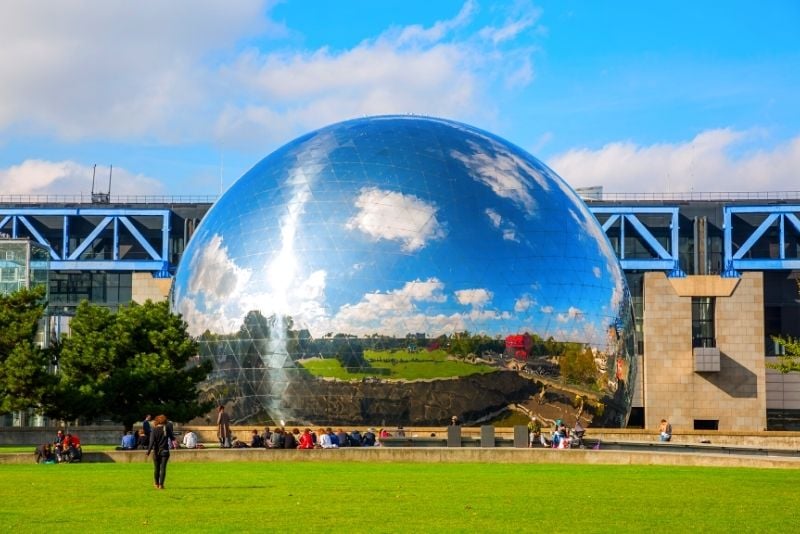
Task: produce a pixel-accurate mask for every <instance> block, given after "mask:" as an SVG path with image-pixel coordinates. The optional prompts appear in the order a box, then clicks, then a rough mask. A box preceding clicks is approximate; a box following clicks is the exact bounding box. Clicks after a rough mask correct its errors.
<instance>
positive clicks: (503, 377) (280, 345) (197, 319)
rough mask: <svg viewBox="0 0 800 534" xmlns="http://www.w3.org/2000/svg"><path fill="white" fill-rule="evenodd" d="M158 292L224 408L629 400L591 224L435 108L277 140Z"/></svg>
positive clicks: (378, 415) (420, 416)
mask: <svg viewBox="0 0 800 534" xmlns="http://www.w3.org/2000/svg"><path fill="white" fill-rule="evenodd" d="M172 298H173V301H172V302H173V307H174V309H175V310H177V311H178V312H180V313H182V314H183V316H184V318H185V320H186V321H187V322H188V324H189V328H190V331H191V333H192V334H194V335H196V336H199V339H200V341H201V347H202V357H205V358H212V359H213V361H214V364H215V370H214V372H213V374H212V376H211V377H210V378H209V380H208V382H207V383H206V390H205V393H206V394H207V395H209V396H211V397H213V398H215V399H217V400H221V401H223V402H226V403H228V405H229V407H230V408H231V410H232V412H233V416H234V419H236V420H241V421H245V420H266V419H271V420H272V421H274V422H275V423H277V422H279V421H281V420H284V421H287V422H288V421H296V422H308V423H315V424H337V425H338V424H376V425H395V424H403V425H409V424H417V425H423V424H442V423H445V422H447V421H448V420H449V419H450V417H451V416H452V415H457V416H459V417H460V418H461V419H462V420H464V421H466V422H476V421H479V420H486V419H487V418H490V417H491V416H492V414H496V413H498V412H500V411H502V410H503V409H505V408H506V407H507V406H508V405H510V404H516V405H519V406H522V407H523V409H526V410H528V411H529V413H538V414H540V415H541V416H543V417H544V418H545V419H555V418H557V417H558V418H562V419H567V420H572V421H574V420H575V419H576V417H580V419H581V422H582V424H584V425H586V424H595V425H597V424H604V425H614V426H619V425H623V424H624V422H625V419H626V417H627V414H628V412H629V410H630V402H631V392H632V389H633V378H634V376H635V369H634V359H633V328H632V321H631V317H632V315H631V307H630V299H629V294H628V290H627V287H626V284H625V278H624V276H623V273H622V271H621V269H620V267H619V264H618V261H617V259H616V256H615V255H614V253H613V251H612V249H611V247H610V246H609V243H608V241H607V239H606V236H605V235H604V233H603V231H602V229H601V227H600V226H599V224H598V223H597V221H596V220H595V218H594V216H593V215H592V214H591V213H590V212H589V211H588V210H587V208H586V206H585V205H584V203H583V202H582V201H581V200H580V199H579V198H578V196H577V195H576V194H575V193H574V192H573V191H572V189H571V188H570V187H569V186H568V185H567V184H566V183H565V182H564V181H563V180H562V179H561V178H560V177H558V176H557V175H556V174H555V173H554V172H553V171H552V170H550V169H549V168H548V167H546V166H545V165H544V164H543V163H541V162H540V161H539V160H537V159H536V158H534V157H532V156H531V155H530V154H528V153H526V152H525V151H523V150H522V149H520V148H519V147H516V146H514V145H513V144H511V143H509V142H507V141H505V140H503V139H501V138H499V137H497V136H495V135H492V134H490V133H487V132H485V131H482V130H479V129H476V128H473V127H471V126H467V125H464V124H460V123H456V122H452V121H448V120H441V119H434V118H423V117H415V116H384V117H372V118H364V119H357V120H351V121H347V122H343V123H339V124H334V125H332V126H328V127H326V128H323V129H321V130H318V131H315V132H312V133H309V134H307V135H305V136H303V137H300V138H298V139H296V140H294V141H292V142H290V143H288V144H287V145H285V146H283V147H282V148H280V149H278V150H276V151H275V152H273V153H272V154H270V155H269V156H267V157H266V158H264V159H263V160H262V161H261V162H259V163H258V164H257V165H256V166H255V167H253V169H251V170H250V171H249V172H247V174H245V175H244V176H242V177H241V178H240V179H239V180H238V181H237V182H236V183H235V184H234V185H233V186H231V188H230V189H229V190H228V191H227V192H226V193H225V194H224V195H223V196H222V198H220V199H219V201H218V202H217V203H216V204H215V205H214V207H213V208H212V209H211V210H210V211H209V212H208V214H207V215H206V217H205V219H203V222H202V224H201V225H200V226H199V228H198V230H197V232H196V233H195V235H194V237H193V238H192V240H191V242H190V243H189V245H188V247H187V248H186V251H185V253H184V256H183V260H182V262H181V265H180V266H179V268H178V272H177V274H176V277H175V282H174V288H173V297H172Z"/></svg>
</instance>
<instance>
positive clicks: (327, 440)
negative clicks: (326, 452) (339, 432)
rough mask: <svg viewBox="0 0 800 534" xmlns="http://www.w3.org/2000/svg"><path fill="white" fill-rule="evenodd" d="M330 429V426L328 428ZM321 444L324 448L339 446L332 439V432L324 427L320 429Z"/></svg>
mask: <svg viewBox="0 0 800 534" xmlns="http://www.w3.org/2000/svg"><path fill="white" fill-rule="evenodd" d="M328 430H330V428H329V429H328ZM318 435H319V446H320V447H321V448H323V449H335V448H337V446H336V445H334V444H333V441H332V440H331V434H330V433H328V432H326V431H325V429H324V428H320V429H319V433H318Z"/></svg>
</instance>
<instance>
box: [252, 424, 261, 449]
mask: <svg viewBox="0 0 800 534" xmlns="http://www.w3.org/2000/svg"><path fill="white" fill-rule="evenodd" d="M250 447H252V448H254V449H263V448H264V438H262V437H261V436H259V435H258V430H256V429H255V428H254V429H253V432H252V437H251V438H250Z"/></svg>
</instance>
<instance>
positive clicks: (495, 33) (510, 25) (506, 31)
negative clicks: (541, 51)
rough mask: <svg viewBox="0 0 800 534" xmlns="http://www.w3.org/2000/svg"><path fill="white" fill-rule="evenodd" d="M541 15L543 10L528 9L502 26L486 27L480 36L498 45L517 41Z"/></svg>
mask: <svg viewBox="0 0 800 534" xmlns="http://www.w3.org/2000/svg"><path fill="white" fill-rule="evenodd" d="M541 15H542V10H541V9H537V8H532V9H527V10H525V13H524V14H523V15H522V16H521V17H519V18H509V19H507V20H506V21H505V23H504V24H503V25H502V26H499V27H495V26H486V27H484V28H482V29H481V31H480V32H479V35H480V36H481V37H482V38H484V39H488V40H489V41H491V42H492V43H493V44H495V45H497V44H499V43H502V42H504V41H509V40H512V39H515V38H516V37H517V36H519V34H520V33H522V32H523V31H525V30H527V29H529V28H531V27H532V26H533V25H534V24H535V23H536V21H537V20H538V19H539V17H541Z"/></svg>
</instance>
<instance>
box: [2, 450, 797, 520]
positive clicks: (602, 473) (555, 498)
mask: <svg viewBox="0 0 800 534" xmlns="http://www.w3.org/2000/svg"><path fill="white" fill-rule="evenodd" d="M0 478H1V479H2V484H0V500H1V502H2V503H3V506H2V508H0V525H2V526H4V527H5V528H4V529H3V530H4V531H5V532H56V531H58V532H111V531H121V530H128V531H130V530H134V531H145V530H146V531H158V532H167V531H172V532H255V531H264V530H267V531H270V530H275V529H287V528H289V529H291V530H292V531H302V532H334V531H337V532H343V531H358V532H472V531H476V532H545V533H548V534H549V533H556V532H641V531H655V532H737V533H738V532H789V531H792V530H793V529H795V528H796V525H797V521H798V517H800V512H799V511H798V504H797V503H798V502H800V484H798V483H797V480H798V473H797V472H796V471H793V470H766V469H764V470H758V469H725V468H687V467H652V466H594V465H533V464H530V465H528V464H525V465H519V464H515V465H512V464H406V463H386V464H367V463H342V462H326V463H320V462H314V463H299V462H297V463H281V462H265V463H176V464H172V465H170V466H169V470H168V475H167V481H166V487H167V489H166V490H163V491H159V490H155V489H153V487H152V467H151V464H150V463H149V462H146V461H145V460H144V458H143V459H142V463H140V464H72V465H34V464H31V465H0ZM793 524H794V525H795V527H792V526H791V525H793ZM345 529H346V530H345Z"/></svg>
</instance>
